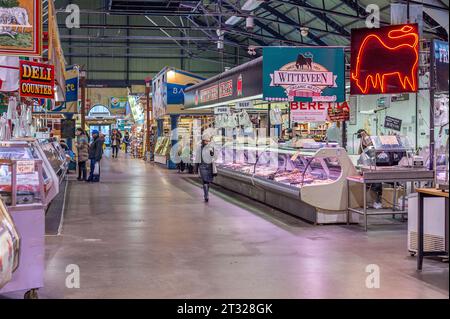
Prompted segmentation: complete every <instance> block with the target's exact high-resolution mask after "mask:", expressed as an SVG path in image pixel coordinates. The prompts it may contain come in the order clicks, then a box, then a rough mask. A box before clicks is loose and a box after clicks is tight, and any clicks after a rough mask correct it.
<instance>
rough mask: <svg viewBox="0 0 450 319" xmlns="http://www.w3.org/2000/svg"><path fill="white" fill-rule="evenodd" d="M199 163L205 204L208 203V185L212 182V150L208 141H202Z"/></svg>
mask: <svg viewBox="0 0 450 319" xmlns="http://www.w3.org/2000/svg"><path fill="white" fill-rule="evenodd" d="M201 149H202V154H201V162H200V164H199V166H198V170H199V173H200V177H201V179H202V182H203V194H204V198H205V202H208V201H209V184H211V183H212V182H213V181H214V176H215V169H214V165H215V164H214V148H213V147H212V145H211V142H210V141H209V140H203V141H202V148H201Z"/></svg>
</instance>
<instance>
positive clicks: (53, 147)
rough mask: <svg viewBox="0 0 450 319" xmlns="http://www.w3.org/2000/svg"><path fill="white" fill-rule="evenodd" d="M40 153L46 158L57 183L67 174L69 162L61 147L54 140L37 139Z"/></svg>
mask: <svg viewBox="0 0 450 319" xmlns="http://www.w3.org/2000/svg"><path fill="white" fill-rule="evenodd" d="M37 141H38V143H39V145H40V147H41V149H42V151H43V152H44V154H45V156H46V157H47V159H48V161H49V163H50V165H51V167H52V168H53V170H54V171H55V173H56V175H57V176H58V178H59V182H61V180H62V179H63V178H64V176H65V175H66V172H67V167H68V165H69V161H68V160H67V158H66V154H65V153H64V150H63V149H62V147H61V145H60V144H59V143H58V141H57V140H55V139H38V140H37Z"/></svg>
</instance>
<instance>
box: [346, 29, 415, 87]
mask: <svg viewBox="0 0 450 319" xmlns="http://www.w3.org/2000/svg"><path fill="white" fill-rule="evenodd" d="M418 66H419V34H418V28H417V24H405V25H395V26H389V27H383V28H379V29H355V30H352V43H351V76H350V81H351V86H350V93H351V94H389V93H404V92H417V89H418Z"/></svg>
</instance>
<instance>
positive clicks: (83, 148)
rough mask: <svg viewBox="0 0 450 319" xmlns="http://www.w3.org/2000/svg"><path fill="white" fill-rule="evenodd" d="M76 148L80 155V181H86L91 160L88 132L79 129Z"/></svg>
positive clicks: (76, 133)
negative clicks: (87, 165) (87, 164)
mask: <svg viewBox="0 0 450 319" xmlns="http://www.w3.org/2000/svg"><path fill="white" fill-rule="evenodd" d="M75 135H76V147H77V154H78V160H77V162H78V178H77V179H78V180H79V181H81V180H83V181H85V180H86V178H87V170H86V162H87V161H88V159H89V140H88V137H87V135H86V132H85V131H84V130H83V129H82V128H77V130H76V132H75Z"/></svg>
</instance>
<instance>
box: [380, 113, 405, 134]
mask: <svg viewBox="0 0 450 319" xmlns="http://www.w3.org/2000/svg"><path fill="white" fill-rule="evenodd" d="M384 127H385V128H390V129H392V130H395V131H399V132H400V130H401V128H402V120H400V119H398V118H395V117H391V116H386V117H385V119H384Z"/></svg>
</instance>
